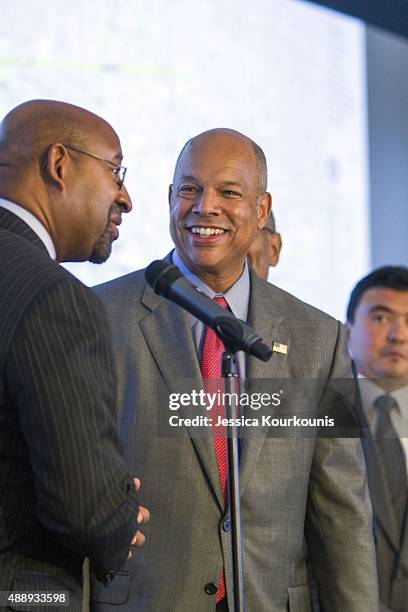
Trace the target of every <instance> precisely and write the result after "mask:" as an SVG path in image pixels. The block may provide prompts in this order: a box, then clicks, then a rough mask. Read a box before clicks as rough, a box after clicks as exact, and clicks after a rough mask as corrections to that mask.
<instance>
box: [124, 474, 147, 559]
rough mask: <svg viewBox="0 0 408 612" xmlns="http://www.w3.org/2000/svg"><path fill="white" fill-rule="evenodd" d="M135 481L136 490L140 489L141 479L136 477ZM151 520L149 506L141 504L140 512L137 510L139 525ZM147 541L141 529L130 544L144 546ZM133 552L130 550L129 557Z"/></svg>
mask: <svg viewBox="0 0 408 612" xmlns="http://www.w3.org/2000/svg"><path fill="white" fill-rule="evenodd" d="M133 482H134V483H135V488H136V491H139V489H140V480H139V479H138V478H134V479H133ZM149 520H150V512H149V510H148V509H147V508H144V507H143V506H139V509H138V512H137V518H136V522H137V524H138V525H143V524H144V523H147V522H148V521H149ZM145 541H146V538H145V536H144V534H143V533H142V532H141V531H139V530H138V531H136V533H135V535H134V536H133V539H132V541H131V543H130V546H143V545H144V543H145ZM132 555H133V553H132V550H130V551H129V555H128V559H130V558H131V557H132Z"/></svg>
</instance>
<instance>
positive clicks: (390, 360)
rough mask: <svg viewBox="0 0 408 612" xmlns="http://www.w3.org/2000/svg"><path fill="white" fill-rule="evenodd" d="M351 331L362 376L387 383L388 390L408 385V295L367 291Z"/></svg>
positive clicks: (380, 290) (378, 289)
mask: <svg viewBox="0 0 408 612" xmlns="http://www.w3.org/2000/svg"><path fill="white" fill-rule="evenodd" d="M347 327H348V332H349V348H350V351H351V354H352V357H353V359H354V361H355V363H356V366H357V369H358V371H359V372H360V373H361V374H363V375H364V376H366V377H368V378H372V379H384V382H385V385H386V386H388V387H394V388H395V387H398V386H401V385H402V384H406V383H408V291H396V290H393V289H386V288H382V287H375V288H371V289H367V290H366V291H365V292H364V293H363V294H362V296H361V299H360V302H359V303H358V306H357V308H356V311H355V317H354V323H348V324H347Z"/></svg>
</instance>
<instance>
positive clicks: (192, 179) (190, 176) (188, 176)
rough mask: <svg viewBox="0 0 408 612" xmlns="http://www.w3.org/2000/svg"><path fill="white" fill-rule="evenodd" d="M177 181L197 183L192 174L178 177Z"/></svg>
mask: <svg viewBox="0 0 408 612" xmlns="http://www.w3.org/2000/svg"><path fill="white" fill-rule="evenodd" d="M179 181H195V182H196V183H198V179H197V178H196V177H195V176H193V175H192V174H182V175H181V176H180V179H179Z"/></svg>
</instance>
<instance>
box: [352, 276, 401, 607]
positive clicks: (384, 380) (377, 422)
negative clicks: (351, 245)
mask: <svg viewBox="0 0 408 612" xmlns="http://www.w3.org/2000/svg"><path fill="white" fill-rule="evenodd" d="M347 327H348V332H349V347H350V352H351V355H352V357H353V360H354V363H355V366H356V369H357V372H358V380H359V387H360V393H361V403H360V404H359V405H358V406H357V408H358V409H359V412H360V418H361V421H362V423H363V425H364V427H365V428H366V432H367V437H366V439H365V441H364V442H365V444H364V451H365V455H366V461H367V471H368V481H369V486H370V493H371V500H372V504H373V509H374V515H375V538H376V544H377V563H378V577H379V585H380V599H381V603H382V606H383V607H382V609H383V610H384V611H392V612H406V610H407V609H408V526H407V524H408V517H407V498H408V488H407V473H408V469H407V457H408V268H406V267H403V266H385V267H382V268H378V269H377V270H374V271H373V272H371V274H368V275H367V276H365V277H364V278H363V279H361V280H360V281H359V282H358V283H357V285H356V287H355V288H354V289H353V292H352V294H351V297H350V302H349V306H348V310H347Z"/></svg>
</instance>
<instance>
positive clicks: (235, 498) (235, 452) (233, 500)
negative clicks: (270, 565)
mask: <svg viewBox="0 0 408 612" xmlns="http://www.w3.org/2000/svg"><path fill="white" fill-rule="evenodd" d="M222 377H223V379H224V385H225V392H226V396H225V397H226V398H228V400H227V402H226V417H227V419H229V423H232V425H229V426H228V438H227V443H228V499H229V509H230V516H231V547H232V581H233V587H234V612H244V611H245V599H244V568H243V551H242V531H241V497H240V485H239V441H238V433H237V431H238V430H237V426H236V425H235V418H236V416H237V404H236V401H235V394H236V385H235V381H236V379H237V377H238V374H237V367H236V360H235V358H234V353H233V352H231V351H230V350H229V347H228V346H226V349H225V351H224V353H223V355H222ZM230 419H232V420H230Z"/></svg>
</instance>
